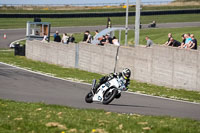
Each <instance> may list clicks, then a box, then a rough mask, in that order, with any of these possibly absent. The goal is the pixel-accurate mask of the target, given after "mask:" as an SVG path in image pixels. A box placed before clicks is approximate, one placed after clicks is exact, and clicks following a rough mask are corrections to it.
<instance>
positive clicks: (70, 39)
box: [68, 34, 75, 43]
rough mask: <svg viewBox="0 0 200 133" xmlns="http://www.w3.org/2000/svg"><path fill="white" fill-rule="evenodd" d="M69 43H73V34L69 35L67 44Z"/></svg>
mask: <svg viewBox="0 0 200 133" xmlns="http://www.w3.org/2000/svg"><path fill="white" fill-rule="evenodd" d="M69 42H71V43H74V42H75V38H74V36H73V34H71V35H70V37H69V39H68V43H69Z"/></svg>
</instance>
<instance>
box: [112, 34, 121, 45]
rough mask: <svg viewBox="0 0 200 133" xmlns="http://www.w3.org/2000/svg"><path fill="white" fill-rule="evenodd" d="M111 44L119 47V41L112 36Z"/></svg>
mask: <svg viewBox="0 0 200 133" xmlns="http://www.w3.org/2000/svg"><path fill="white" fill-rule="evenodd" d="M112 43H113V44H114V45H116V46H120V44H119V40H118V39H117V38H116V37H115V36H114V37H113V39H112Z"/></svg>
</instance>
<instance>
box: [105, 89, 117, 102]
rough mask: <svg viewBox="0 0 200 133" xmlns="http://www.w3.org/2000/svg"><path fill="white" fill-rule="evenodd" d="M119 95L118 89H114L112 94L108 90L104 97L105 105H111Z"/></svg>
mask: <svg viewBox="0 0 200 133" xmlns="http://www.w3.org/2000/svg"><path fill="white" fill-rule="evenodd" d="M117 93H118V90H117V89H113V91H112V92H109V90H107V91H106V92H105V94H104V95H103V104H109V103H110V102H112V101H113V99H114V98H115V95H116V94H117Z"/></svg>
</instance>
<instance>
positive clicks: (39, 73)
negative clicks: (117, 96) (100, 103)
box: [0, 62, 200, 105]
mask: <svg viewBox="0 0 200 133" xmlns="http://www.w3.org/2000/svg"><path fill="white" fill-rule="evenodd" d="M0 64H3V65H7V66H10V67H14V68H17V69H21V70H24V71H27V72H31V73H35V74H38V75H43V76H46V77H50V78H55V79H59V80H63V81H68V82H72V83H78V84H84V85H91V84H89V83H83V82H79V81H72V80H67V79H63V78H59V77H55V76H52V75H48V74H45V73H41V72H36V71H32V70H28V69H25V68H21V67H18V66H14V65H11V64H7V63H4V62H0ZM125 93H129V94H134V95H140V96H146V97H153V98H158V99H164V100H170V101H175V102H182V103H188V104H196V105H200V103H195V102H189V101H183V100H176V99H170V98H165V97H160V96H152V95H147V94H139V93H135V92H130V91H127V92H125Z"/></svg>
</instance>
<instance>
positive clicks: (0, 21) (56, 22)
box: [0, 14, 200, 32]
mask: <svg viewBox="0 0 200 133" xmlns="http://www.w3.org/2000/svg"><path fill="white" fill-rule="evenodd" d="M188 16H189V17H188ZM111 20H112V25H125V17H111ZM153 20H155V21H156V22H157V23H170V22H199V21H200V14H182V15H154V16H141V23H142V24H148V23H151V22H152V21H153ZM27 21H33V18H0V28H1V29H12V28H25V27H26V23H27ZM42 21H43V22H50V23H51V26H52V27H63V26H96V25H105V27H106V23H107V17H92V18H42ZM134 23H135V17H134V16H131V17H129V24H134ZM66 32H67V31H66Z"/></svg>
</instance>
